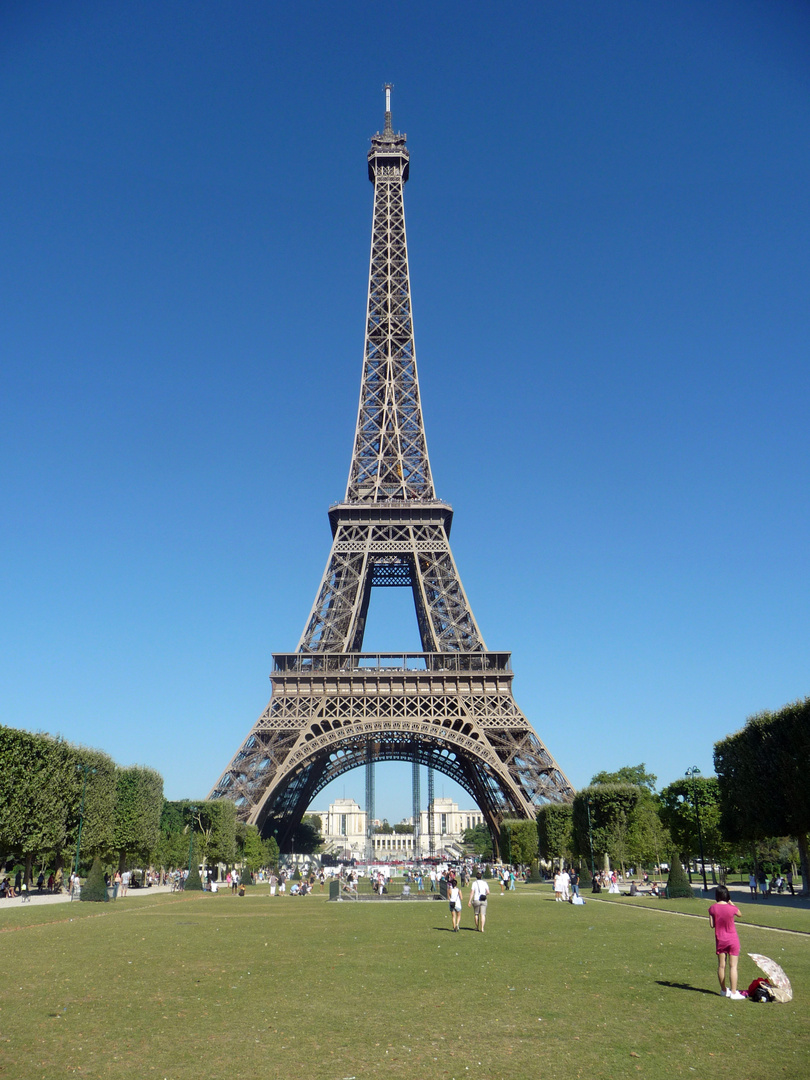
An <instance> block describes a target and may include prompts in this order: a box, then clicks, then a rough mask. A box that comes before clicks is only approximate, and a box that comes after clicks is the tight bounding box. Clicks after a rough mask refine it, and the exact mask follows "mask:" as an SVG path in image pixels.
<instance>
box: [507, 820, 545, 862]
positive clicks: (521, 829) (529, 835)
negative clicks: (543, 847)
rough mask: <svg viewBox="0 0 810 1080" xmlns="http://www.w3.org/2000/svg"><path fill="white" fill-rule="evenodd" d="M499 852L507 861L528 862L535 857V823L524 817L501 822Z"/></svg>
mask: <svg viewBox="0 0 810 1080" xmlns="http://www.w3.org/2000/svg"><path fill="white" fill-rule="evenodd" d="M501 854H502V856H503V859H504V861H505V862H507V863H512V864H513V865H514V864H518V863H530V862H531V861H532V859H535V858H537V825H536V823H535V822H534V821H531V820H529V821H527V820H526V819H525V818H504V819H503V821H502V822H501Z"/></svg>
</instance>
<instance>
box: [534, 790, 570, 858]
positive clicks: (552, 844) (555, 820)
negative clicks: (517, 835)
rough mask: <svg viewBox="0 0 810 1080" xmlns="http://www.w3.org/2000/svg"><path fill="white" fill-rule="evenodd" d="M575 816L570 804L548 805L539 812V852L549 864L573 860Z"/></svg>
mask: <svg viewBox="0 0 810 1080" xmlns="http://www.w3.org/2000/svg"><path fill="white" fill-rule="evenodd" d="M573 815H574V809H573V807H572V806H571V804H570V803H547V804H546V805H545V806H541V807H540V809H539V810H538V811H537V836H538V842H539V851H540V854H541V855H542V856H543V858H544V859H546V860H547V861H548V862H551V863H553V862H554V860H555V859H560V860H561V861H562V860H563V859H570V858H571V845H572V843H573V839H574V833H573Z"/></svg>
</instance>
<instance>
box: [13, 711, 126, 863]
mask: <svg viewBox="0 0 810 1080" xmlns="http://www.w3.org/2000/svg"><path fill="white" fill-rule="evenodd" d="M114 808H115V765H114V763H113V761H112V759H111V758H110V757H108V756H107V754H103V753H101V752H100V751H98V750H88V749H85V748H84V747H76V746H72V745H71V744H70V743H67V742H65V741H64V740H63V739H52V738H51V737H50V736H49V735H32V734H30V733H29V732H25V731H17V730H16V729H13V728H6V727H0V845H2V847H3V849H4V850H5V852H6V853H10V854H14V855H16V856H17V857H18V858H21V859H22V860H23V861H24V862H25V871H26V881H28V882H29V883H30V880H31V867H32V863H33V860H34V858H35V857H37V856H43V855H47V856H48V857H52V858H53V859H54V861H55V862H56V865H57V866H62V865H63V862H64V861H65V860H67V861H68V862H69V861H70V857H71V855H72V852H73V851H74V850H75V847H76V841H77V839H78V831H79V821H80V818H81V823H82V837H81V850H82V852H83V854H84V855H85V857H87V856H92V855H94V854H104V853H106V852H107V851H109V850H110V845H111V842H112V828H113V816H114Z"/></svg>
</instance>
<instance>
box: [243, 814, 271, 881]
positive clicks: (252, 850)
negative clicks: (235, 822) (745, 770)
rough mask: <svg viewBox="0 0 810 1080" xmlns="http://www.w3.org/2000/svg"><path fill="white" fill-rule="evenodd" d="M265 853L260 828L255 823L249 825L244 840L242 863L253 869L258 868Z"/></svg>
mask: <svg viewBox="0 0 810 1080" xmlns="http://www.w3.org/2000/svg"><path fill="white" fill-rule="evenodd" d="M264 853H265V849H264V845H263V844H262V838H261V836H260V835H259V830H258V829H257V828H256V826H255V825H247V826H246V827H245V832H244V838H243V840H242V851H241V858H242V865H243V866H246V867H248V869H249V870H251V871H253V870H258V869H259V867H260V866H261V865H262V864H263V862H264Z"/></svg>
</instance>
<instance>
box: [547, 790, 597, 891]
mask: <svg viewBox="0 0 810 1080" xmlns="http://www.w3.org/2000/svg"><path fill="white" fill-rule="evenodd" d="M585 808H586V809H587V811H588V847H589V848H590V849H591V882H594V881H595V880H596V870H595V868H594V865H593V836H591V797H590V795H586V796H585ZM552 869H553V868H552Z"/></svg>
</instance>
